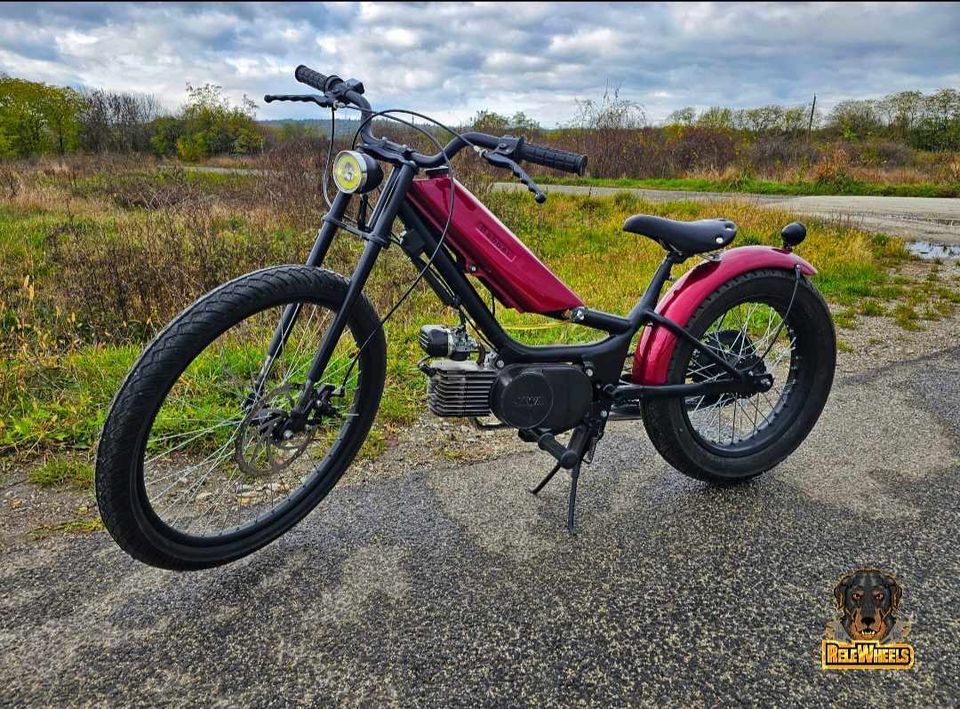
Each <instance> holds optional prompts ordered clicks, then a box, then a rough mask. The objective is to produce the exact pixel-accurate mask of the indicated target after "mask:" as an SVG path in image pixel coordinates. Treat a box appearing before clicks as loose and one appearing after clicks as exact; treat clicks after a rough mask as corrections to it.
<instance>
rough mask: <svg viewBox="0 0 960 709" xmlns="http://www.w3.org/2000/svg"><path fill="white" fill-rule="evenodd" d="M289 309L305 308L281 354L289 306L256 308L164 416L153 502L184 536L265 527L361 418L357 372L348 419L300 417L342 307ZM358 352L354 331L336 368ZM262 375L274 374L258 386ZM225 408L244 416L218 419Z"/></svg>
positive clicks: (189, 377)
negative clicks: (296, 413)
mask: <svg viewBox="0 0 960 709" xmlns="http://www.w3.org/2000/svg"><path fill="white" fill-rule="evenodd" d="M289 305H291V306H295V307H296V308H297V311H296V317H294V318H293V320H292V322H291V324H290V326H289V327H288V328H287V331H286V333H285V335H286V346H284V347H283V348H281V349H280V351H279V352H278V353H277V355H276V356H275V357H273V358H270V357H268V356H267V348H268V345H269V343H270V341H271V338H272V337H273V333H274V332H275V330H276V326H277V323H279V322H280V318H281V317H282V314H283V311H284V308H285V307H286V306H280V307H277V308H270V309H267V310H264V311H261V312H259V313H255V314H254V315H252V316H250V317H248V318H247V319H245V320H243V321H241V322H239V323H237V324H235V325H234V326H233V327H232V328H230V329H228V330H227V331H226V332H225V333H223V334H222V335H220V336H219V337H218V338H217V339H216V340H214V341H213V342H211V343H210V344H209V345H208V346H207V348H206V349H205V350H204V351H203V352H202V353H200V355H198V356H197V357H196V358H195V359H194V360H193V361H192V362H191V363H190V364H189V366H188V367H187V369H186V370H185V371H184V372H183V373H182V374H181V375H180V378H179V379H178V380H177V382H175V383H174V385H173V386H172V387H171V391H170V393H169V394H168V395H167V396H166V398H165V399H164V401H163V403H162V404H161V406H160V410H159V411H158V412H157V414H156V416H155V418H154V422H155V423H154V430H153V431H151V434H150V435H149V436H148V440H147V445H146V450H147V451H150V455H149V456H145V460H144V461H143V476H144V486H145V489H146V492H147V498H148V502H149V504H150V506H151V508H152V509H153V511H154V513H155V514H156V515H157V516H158V517H159V518H160V519H161V520H163V521H164V522H165V523H166V524H167V525H169V526H170V527H173V528H174V529H177V530H179V531H180V532H182V533H184V534H197V535H201V536H218V535H223V534H228V533H232V532H233V531H235V530H236V529H237V528H240V527H244V526H245V525H250V524H258V523H260V524H262V523H265V522H266V520H268V519H269V518H271V517H273V516H274V515H275V514H276V513H277V512H278V510H279V509H280V508H281V507H282V506H283V505H285V503H287V502H288V501H289V500H291V498H293V497H294V496H299V495H302V494H304V491H305V487H306V486H307V485H308V484H311V482H312V480H314V479H315V476H317V475H322V474H323V471H324V470H326V468H327V465H328V461H330V460H334V459H332V458H330V455H331V452H332V451H333V450H334V446H337V445H339V444H340V442H341V441H342V440H343V437H344V436H345V435H346V431H347V429H348V428H349V427H350V426H351V425H352V422H354V421H355V420H356V418H357V416H358V415H359V414H358V413H357V411H356V410H355V406H356V404H357V401H356V399H355V394H356V388H357V386H358V382H359V378H358V377H357V376H356V375H355V376H353V377H351V381H348V382H346V383H345V387H344V389H343V391H338V392H337V394H338V395H337V396H336V397H334V399H333V404H334V410H335V411H337V412H338V415H332V414H324V415H322V416H321V417H320V420H319V422H314V423H317V425H316V426H314V425H312V424H308V417H306V416H304V417H303V418H302V419H300V421H301V422H300V423H292V421H293V419H291V418H290V417H291V415H292V412H293V407H294V405H295V403H296V402H297V401H298V400H299V398H300V393H301V389H302V387H303V377H304V376H305V375H306V370H307V367H308V366H309V364H310V362H311V361H312V360H313V354H312V348H314V347H319V345H320V342H322V341H323V338H324V334H325V333H326V331H327V329H328V328H329V324H330V322H332V320H333V318H332V314H333V311H331V310H330V309H328V308H324V307H321V306H319V305H315V304H312V303H306V302H302V303H291V304H289ZM356 349H357V343H356V341H355V340H354V338H353V335H352V333H351V331H350V330H349V329H347V330H345V331H344V334H343V335H342V336H341V340H340V342H339V343H338V344H337V345H336V347H335V349H334V351H335V356H334V358H333V359H332V360H331V365H332V366H331V367H329V368H328V370H329V371H330V372H333V373H334V374H335V373H336V372H337V371H338V370H340V371H342V370H343V369H345V368H346V367H347V366H349V363H350V361H351V356H347V355H346V354H345V353H347V352H355V351H356ZM260 373H264V374H265V378H263V380H262V382H261V384H260V386H259V389H258V390H257V391H254V389H253V386H254V382H256V381H257V375H258V374H260ZM360 376H362V372H361V373H360ZM324 379H330V375H329V374H327V375H325V376H324ZM319 390H320V387H317V391H318V392H319ZM324 396H327V394H324ZM217 411H222V412H223V413H225V414H227V416H230V412H231V411H233V412H235V415H234V416H232V417H229V418H227V417H223V418H221V419H218V418H217V417H216V416H215V413H216V412H217ZM211 414H214V415H211ZM314 415H315V414H310V416H314ZM311 420H312V419H311ZM288 425H289V427H290V428H289V430H288V429H287V428H285V427H287V426H288ZM277 427H282V428H277ZM187 429H189V430H187ZM275 431H277V433H275Z"/></svg>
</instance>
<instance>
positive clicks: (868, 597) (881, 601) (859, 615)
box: [822, 568, 914, 669]
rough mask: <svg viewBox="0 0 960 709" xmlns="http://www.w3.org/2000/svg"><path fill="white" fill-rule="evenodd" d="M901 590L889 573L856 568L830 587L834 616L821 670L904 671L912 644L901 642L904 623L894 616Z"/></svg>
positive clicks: (906, 630) (910, 662) (907, 628)
mask: <svg viewBox="0 0 960 709" xmlns="http://www.w3.org/2000/svg"><path fill="white" fill-rule="evenodd" d="M902 599H903V588H902V587H901V586H900V584H899V583H898V582H897V579H896V578H895V577H894V576H893V574H891V573H888V572H886V571H881V570H880V569H872V568H866V569H857V570H856V571H853V572H852V573H849V574H846V575H845V576H843V577H841V578H840V580H839V581H837V583H836V585H835V586H834V587H833V601H834V606H835V607H836V610H837V618H835V619H834V620H832V621H831V622H830V623H828V624H827V628H826V632H825V634H824V640H823V643H822V645H823V647H822V666H823V667H824V669H908V668H909V667H912V666H913V658H914V651H913V647H912V646H911V645H909V644H908V643H906V642H905V641H904V638H906V636H907V635H908V634H909V632H910V623H909V621H907V620H906V619H905V618H902V617H901V616H900V602H901V600H902Z"/></svg>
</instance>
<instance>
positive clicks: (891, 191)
mask: <svg viewBox="0 0 960 709" xmlns="http://www.w3.org/2000/svg"><path fill="white" fill-rule="evenodd" d="M537 179H538V181H539V182H541V183H542V184H547V185H550V184H553V185H587V186H592V187H623V188H625V189H627V188H641V189H651V190H679V191H684V192H741V193H746V194H769V195H793V196H799V195H876V196H885V197H960V184H958V183H936V184H935V183H929V182H914V183H899V184H897V183H882V182H866V181H861V180H856V179H848V180H831V181H821V182H817V181H800V182H779V181H774V180H760V179H754V178H746V177H742V178H737V179H732V180H724V179H708V178H698V177H681V178H669V179H657V178H650V179H632V178H621V179H600V178H592V177H586V178H566V177H551V176H541V177H538V178H537Z"/></svg>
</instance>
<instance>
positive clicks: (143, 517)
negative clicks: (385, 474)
mask: <svg viewBox="0 0 960 709" xmlns="http://www.w3.org/2000/svg"><path fill="white" fill-rule="evenodd" d="M346 290H347V281H346V280H345V279H344V278H343V277H342V276H340V275H338V274H335V273H332V272H330V271H325V270H322V269H319V268H311V267H308V266H277V267H274V268H268V269H264V270H261V271H256V272H254V273H250V274H247V275H245V276H241V277H240V278H237V279H235V280H233V281H230V282H229V283H226V284H224V285H222V286H220V287H219V288H217V289H216V290H214V291H211V292H210V293H208V294H207V295H205V296H203V297H202V298H200V299H199V300H197V301H196V302H195V303H194V304H193V305H191V306H190V307H188V308H187V309H186V310H184V311H183V312H182V313H180V315H178V316H177V317H176V318H175V319H174V320H173V321H172V322H171V323H170V324H169V325H167V326H166V327H165V328H164V329H163V331H161V332H160V334H159V335H157V337H156V339H154V340H153V342H151V343H150V345H149V346H148V347H147V348H146V350H144V352H143V354H142V355H140V358H139V359H138V360H137V362H136V364H134V366H133V369H131V371H130V373H129V374H128V375H127V378H126V380H125V381H124V383H123V385H122V386H121V388H120V390H119V391H118V392H117V395H116V397H115V398H114V400H113V404H112V405H111V407H110V411H109V413H108V414H107V418H106V421H105V423H104V428H103V433H102V435H101V438H100V445H99V447H98V449H97V464H96V488H97V504H98V505H99V508H100V516H101V517H102V519H103V523H104V525H105V526H106V528H107V530H109V532H110V534H111V535H112V536H113V538H114V539H115V540H116V541H117V543H118V544H119V545H120V546H121V547H122V548H123V549H124V550H125V551H126V552H127V553H128V554H130V555H131V556H133V557H134V558H136V559H139V560H140V561H143V562H145V563H147V564H150V565H151V566H157V567H160V568H165V569H174V570H188V569H202V568H209V567H212V566H218V565H220V564H225V563H228V562H230V561H234V560H236V559H239V558H240V557H243V556H246V555H247V554H250V553H251V552H253V551H255V550H257V549H259V548H261V547H263V546H265V545H266V544H269V543H270V542H271V541H273V540H274V539H276V538H277V537H279V536H280V535H281V534H283V533H284V532H286V531H287V530H288V529H290V528H291V527H292V526H293V525H295V524H296V523H297V522H299V521H300V520H301V519H303V518H304V517H305V516H306V515H307V514H308V513H309V512H310V511H311V510H312V509H313V508H314V507H316V505H317V504H318V503H319V502H320V501H321V500H322V499H323V498H324V497H326V495H327V493H329V492H330V490H331V489H332V488H333V486H334V485H336V483H337V481H338V480H339V479H340V477H341V476H342V475H343V473H344V472H345V471H346V469H347V467H348V466H349V465H350V463H351V462H352V461H353V458H354V457H355V456H356V454H357V451H358V450H359V449H360V446H361V445H362V444H363V442H364V440H365V439H366V437H367V433H368V432H369V430H370V426H371V425H372V424H373V420H374V417H375V416H376V413H377V408H378V407H379V404H380V397H381V395H382V393H383V382H384V376H385V373H386V343H385V340H384V335H383V328H382V327H381V325H380V319H379V317H378V316H377V313H376V312H375V311H374V309H373V306H372V305H371V304H370V301H369V300H367V298H366V297H361V299H360V301H359V302H358V303H357V306H356V307H355V308H354V311H353V313H352V315H351V319H350V321H349V328H350V331H351V332H352V334H353V337H354V338H355V339H356V340H357V341H358V342H360V343H363V342H367V344H366V346H365V347H364V349H363V352H362V354H361V356H360V362H359V372H360V384H359V387H358V390H357V393H356V398H355V401H356V402H357V406H358V411H357V413H358V416H357V417H355V418H354V419H353V420H352V422H351V423H350V428H349V429H348V431H347V433H346V436H345V439H344V443H343V448H342V451H343V455H340V456H338V457H337V458H336V459H335V460H328V461H327V462H326V463H325V466H326V470H324V471H323V472H322V474H319V475H315V476H314V478H313V481H312V482H311V483H310V485H311V487H310V489H308V490H307V491H306V493H305V494H304V495H303V496H302V498H301V499H300V501H299V502H298V503H297V504H296V505H294V506H292V507H291V508H290V509H289V510H287V511H286V512H285V513H283V514H280V515H277V516H275V517H272V518H268V519H267V520H265V521H264V523H263V524H261V525H258V526H256V527H254V528H252V529H250V530H249V531H248V532H247V533H246V534H245V535H244V536H242V537H241V538H240V539H234V540H231V541H229V542H224V541H219V542H218V541H217V540H216V539H210V540H208V541H200V540H196V541H190V542H187V541H185V540H184V539H181V538H177V537H174V536H172V535H171V534H170V533H169V531H168V529H164V528H163V527H162V526H160V525H155V524H153V523H152V522H151V521H150V518H151V515H149V514H146V513H145V505H148V503H147V502H146V501H145V500H143V499H142V495H141V493H140V492H139V491H140V490H142V485H141V483H142V481H141V478H142V463H143V451H144V447H145V445H146V439H147V436H148V435H149V431H150V427H151V426H152V424H153V419H154V417H155V416H156V413H157V410H158V409H159V407H160V405H161V404H162V402H163V398H164V397H165V396H166V394H167V392H168V391H169V390H170V388H171V387H172V386H173V385H174V383H175V382H176V380H177V379H178V377H179V376H180V375H181V373H182V372H183V371H184V370H185V369H186V368H187V366H188V365H189V364H190V362H191V361H193V359H194V358H195V357H197V355H199V354H200V352H202V351H203V349H204V348H206V347H207V346H208V345H209V344H210V343H211V342H213V341H214V340H215V339H216V338H217V337H219V336H220V335H221V334H222V333H224V332H225V331H226V330H227V329H229V328H230V327H232V326H233V325H235V324H236V323H238V322H240V321H241V320H243V319H244V318H246V317H249V316H251V315H253V314H255V313H257V312H259V311H262V310H264V309H265V308H269V307H272V306H277V305H282V304H284V303H287V302H290V300H291V299H302V300H304V301H310V302H314V303H317V304H319V305H322V306H324V307H326V308H330V309H331V310H339V308H340V304H341V303H342V302H343V299H344V296H345V294H346ZM368 338H369V341H368ZM264 345H265V346H266V343H264ZM318 345H319V343H318Z"/></svg>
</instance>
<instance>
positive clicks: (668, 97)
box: [0, 2, 960, 125]
mask: <svg viewBox="0 0 960 709" xmlns="http://www.w3.org/2000/svg"><path fill="white" fill-rule="evenodd" d="M958 36H960V5H957V4H953V3H943V4H923V3H858V4H847V3H722V4H718V3H663V4H635V3H624V4H619V3H510V4H502V3H483V2H481V3H462V2H456V3H410V4H407V3H359V4H357V3H334V4H319V3H277V4H256V3H251V4H248V3H238V4H215V5H214V4H172V3H171V4H141V3H110V4H108V3H100V4H95V3H78V4H59V3H50V4H44V3H33V4H30V3H19V4H2V5H0V71H3V72H7V73H10V74H13V75H17V76H23V77H25V78H30V79H36V80H41V81H48V82H52V83H66V84H74V85H76V84H83V85H87V86H98V87H104V88H111V89H118V90H124V91H140V92H144V93H152V94H154V95H156V96H157V97H158V98H160V99H161V100H162V101H163V102H164V103H165V104H167V105H168V106H170V107H173V106H176V105H177V104H178V103H179V102H180V101H181V100H182V98H183V95H184V94H183V89H184V85H185V84H186V83H188V82H189V83H192V84H202V83H205V82H212V83H217V84H220V85H222V86H224V88H225V90H226V91H227V93H228V94H229V95H230V96H231V97H232V98H234V99H239V97H240V96H241V95H243V94H248V95H250V96H255V97H256V96H259V95H262V94H263V93H292V92H295V91H297V90H299V88H300V86H299V85H298V84H296V83H295V82H294V80H293V77H292V69H293V67H295V66H296V65H297V64H301V63H302V64H307V65H308V66H312V67H314V68H316V69H317V70H319V71H322V72H324V73H337V74H339V75H340V76H344V77H347V76H350V77H356V78H359V79H362V80H363V82H364V84H365V85H366V87H367V94H368V97H369V98H370V99H371V100H372V101H373V102H374V104H375V105H378V106H382V107H386V106H388V105H389V106H391V107H396V106H407V107H410V108H413V109H416V110H422V111H426V112H429V113H434V114H436V115H437V116H438V117H440V118H442V119H444V120H458V119H460V118H465V117H468V116H470V115H472V114H473V113H475V112H476V111H477V110H479V109H493V110H500V111H507V112H512V111H514V110H524V111H525V112H527V113H528V114H530V115H532V116H534V117H535V118H537V119H538V120H540V121H541V122H542V123H544V124H547V125H550V124H554V123H557V122H564V121H567V120H569V119H570V118H571V117H572V116H573V115H574V114H575V112H576V106H575V101H576V99H577V98H596V97H597V96H599V95H600V94H601V93H602V92H603V90H604V87H605V86H607V85H618V86H620V91H621V95H623V96H625V97H627V98H629V99H631V100H634V101H637V102H639V103H641V104H643V105H644V106H645V108H646V111H647V115H648V116H649V117H651V118H652V119H658V118H662V117H664V116H665V115H666V114H667V113H669V112H670V111H671V110H673V109H675V108H678V107H681V106H685V105H694V106H698V107H705V106H710V105H720V104H723V105H730V106H748V105H758V104H764V103H771V102H778V103H791V104H798V103H803V102H806V101H808V100H809V99H810V97H811V96H812V94H814V93H816V94H817V95H818V105H823V106H829V105H830V104H831V103H833V102H835V101H837V100H840V99H843V98H848V97H861V96H872V95H881V94H885V93H889V92H892V91H898V90H903V89H908V88H916V89H921V90H927V91H929V90H933V89H936V88H940V87H942V86H956V85H957V82H958V67H960V49H958V46H960V45H958V43H957V41H956V38H957V37H958ZM260 115H261V116H262V117H280V116H298V117H299V116H304V117H305V116H309V115H312V113H311V110H310V108H309V107H304V106H303V105H301V104H295V105H290V104H286V105H284V104H272V105H270V106H263V107H262V108H261V111H260Z"/></svg>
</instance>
